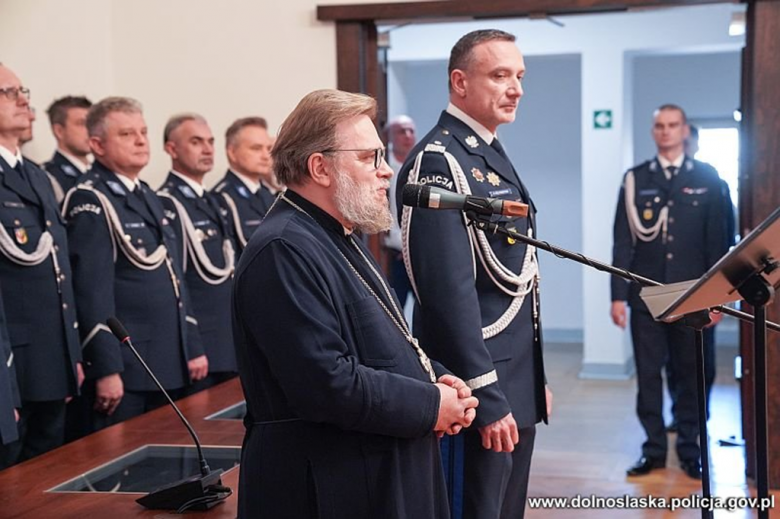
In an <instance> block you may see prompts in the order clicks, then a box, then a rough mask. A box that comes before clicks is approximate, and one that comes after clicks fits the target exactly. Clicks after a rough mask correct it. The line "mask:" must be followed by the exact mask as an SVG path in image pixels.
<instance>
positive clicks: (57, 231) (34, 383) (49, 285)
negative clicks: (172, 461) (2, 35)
mask: <svg viewBox="0 0 780 519" xmlns="http://www.w3.org/2000/svg"><path fill="white" fill-rule="evenodd" d="M29 96H30V91H29V90H28V89H27V88H25V87H23V86H22V84H21V82H20V81H19V78H18V77H17V76H16V74H14V73H13V72H12V71H11V70H10V69H9V68H7V67H5V66H3V65H0V219H2V223H3V225H2V226H0V252H2V254H0V286H2V298H3V300H4V301H5V302H6V307H5V317H6V320H7V331H8V338H9V340H10V344H11V353H10V355H8V356H7V357H6V358H5V359H4V360H5V362H6V367H7V368H9V369H11V370H13V371H14V372H15V375H16V379H17V382H18V389H19V395H20V397H21V410H20V413H19V414H20V419H19V424H18V425H19V431H18V433H19V440H18V441H17V442H14V443H12V444H10V445H6V446H5V447H4V448H3V449H0V466H9V465H13V464H14V463H17V462H20V461H24V460H26V459H29V458H32V457H33V456H37V455H38V454H42V453H44V452H47V451H49V450H51V449H54V448H56V447H58V446H60V445H62V442H63V437H64V425H65V399H66V397H68V396H72V395H76V394H77V392H78V387H79V385H80V384H81V381H82V380H83V372H82V370H81V364H80V362H81V348H80V347H79V340H78V330H77V329H76V326H77V325H76V308H75V305H74V294H73V286H72V285H71V271H70V262H69V261H68V242H67V235H66V230H65V225H64V224H63V221H62V219H61V218H60V215H59V211H58V208H57V201H56V200H55V199H54V195H53V194H52V190H51V185H50V184H49V179H48V178H47V177H46V173H45V172H43V171H42V170H40V169H38V168H37V167H35V166H33V165H32V164H30V163H28V162H27V161H25V160H24V159H23V158H22V155H21V152H20V150H19V137H20V135H21V134H22V132H23V131H25V130H26V129H28V128H29V126H30V111H29V102H28V100H29ZM9 302H10V303H9Z"/></svg>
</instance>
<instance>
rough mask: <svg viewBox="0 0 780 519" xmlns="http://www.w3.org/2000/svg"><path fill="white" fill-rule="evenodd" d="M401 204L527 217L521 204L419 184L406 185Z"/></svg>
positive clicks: (525, 210) (526, 207) (525, 207)
mask: <svg viewBox="0 0 780 519" xmlns="http://www.w3.org/2000/svg"><path fill="white" fill-rule="evenodd" d="M403 202H404V205H405V206H408V207H420V208H423V209H456V210H458V211H473V212H475V213H477V214H480V215H487V216H489V215H494V214H500V215H502V216H512V217H526V216H528V204H524V203H522V202H515V201H514V200H501V199H500V198H484V197H481V196H472V195H461V194H458V193H453V192H452V191H448V190H446V189H442V188H439V187H433V186H425V185H421V184H406V185H405V186H404V192H403Z"/></svg>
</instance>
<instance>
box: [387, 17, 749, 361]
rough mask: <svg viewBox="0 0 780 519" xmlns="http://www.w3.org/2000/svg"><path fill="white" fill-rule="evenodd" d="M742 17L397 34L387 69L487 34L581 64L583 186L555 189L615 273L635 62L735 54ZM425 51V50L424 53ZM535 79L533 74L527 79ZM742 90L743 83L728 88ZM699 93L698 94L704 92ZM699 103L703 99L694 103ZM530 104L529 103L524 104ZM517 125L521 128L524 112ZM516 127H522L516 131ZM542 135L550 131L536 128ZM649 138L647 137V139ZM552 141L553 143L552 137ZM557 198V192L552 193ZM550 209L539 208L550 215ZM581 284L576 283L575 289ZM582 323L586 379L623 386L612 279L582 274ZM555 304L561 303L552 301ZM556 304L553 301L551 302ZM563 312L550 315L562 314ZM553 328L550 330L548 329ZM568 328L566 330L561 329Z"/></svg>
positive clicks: (422, 28) (585, 244) (464, 25)
mask: <svg viewBox="0 0 780 519" xmlns="http://www.w3.org/2000/svg"><path fill="white" fill-rule="evenodd" d="M741 10H744V6H739V5H728V4H723V5H708V6H697V7H682V8H658V9H648V10H642V11H637V12H626V13H607V14H599V15H579V16H565V17H556V19H557V20H559V21H562V22H563V23H564V25H565V26H564V27H559V26H557V25H555V24H553V23H550V22H549V21H546V20H529V19H511V20H480V21H475V22H459V23H451V24H427V25H411V26H404V27H400V28H398V29H395V30H393V31H392V33H391V38H390V41H391V49H390V52H389V59H390V60H391V62H395V61H418V62H419V61H423V60H446V59H447V58H448V56H449V51H450V49H451V47H452V45H453V44H454V43H455V42H456V41H457V39H458V38H459V37H460V36H462V35H463V34H465V33H467V32H469V31H472V30H475V29H480V28H497V29H503V30H506V31H509V32H511V33H513V34H515V35H516V36H517V43H518V46H519V47H520V49H521V50H522V51H523V53H524V54H525V55H526V56H537V57H538V56H549V55H562V54H576V55H580V56H581V63H582V66H581V68H582V76H581V78H580V81H581V89H580V90H581V95H582V98H581V104H580V107H581V108H580V109H581V117H580V121H581V146H580V148H579V149H580V151H579V153H580V154H581V171H580V176H581V181H580V182H579V183H574V184H571V185H556V186H554V189H558V190H560V191H567V196H570V195H572V193H571V190H572V189H576V188H577V187H578V185H579V186H581V191H580V192H579V193H578V194H579V196H580V197H581V208H582V212H581V214H580V215H579V216H580V218H579V225H580V229H578V230H572V231H571V232H572V235H573V236H574V237H575V239H574V240H573V241H574V242H577V239H576V237H580V240H581V244H582V245H581V250H582V252H584V254H586V255H588V256H590V257H593V258H595V259H599V260H602V261H604V262H607V263H609V262H610V260H611V257H612V222H613V219H614V211H615V203H616V199H617V192H618V188H619V185H620V179H621V176H622V173H623V172H624V171H625V170H626V169H627V168H628V167H630V166H631V165H632V162H633V160H634V158H633V157H634V150H633V148H634V119H635V118H637V120H640V119H641V114H635V113H633V108H634V106H635V103H636V97H637V96H638V95H639V94H641V92H638V91H637V90H636V85H634V84H633V79H634V73H633V69H634V66H635V63H634V58H635V57H636V56H638V55H668V54H690V53H715V52H735V51H737V50H738V49H739V48H741V47H742V46H743V44H744V38H743V37H731V36H729V35H728V25H729V22H730V19H731V14H732V13H733V12H735V11H741ZM421 42H424V45H422V44H421ZM532 77H533V69H532V68H531V67H529V68H528V72H527V75H526V78H527V80H528V81H530V79H531V78H532ZM728 81H731V82H732V83H736V84H738V83H739V79H738V75H737V76H736V77H731V78H729V79H728ZM699 88H700V87H699ZM694 95H696V94H695V93H694ZM524 102H525V103H529V102H530V101H529V97H528V96H526V99H525V100H524ZM522 106H523V104H521V110H520V111H521V114H520V117H519V123H520V124H521V123H522V110H523V108H522ZM602 109H609V110H612V115H613V127H612V129H609V130H601V129H595V128H594V127H593V120H592V119H593V112H594V110H602ZM516 124H518V123H516ZM538 130H539V132H540V133H542V132H544V128H543V127H539V128H538ZM645 135H646V133H645ZM547 138H548V139H550V140H555V139H557V138H558V135H557V134H556V133H554V132H550V133H549V134H547ZM554 189H553V190H554ZM544 209H545V208H544V207H542V208H541V210H542V211H544ZM570 217H571V216H570V214H569V213H563V214H549V212H545V213H544V217H542V214H540V221H544V220H547V219H558V220H563V221H565V220H568V219H570ZM576 279H577V278H576V277H574V276H572V277H571V281H575V280H576ZM580 279H581V283H582V285H581V294H582V299H581V301H579V303H580V305H579V309H580V312H581V316H575V317H569V315H568V314H567V313H566V312H560V314H559V315H566V317H568V318H569V320H570V321H571V323H573V324H576V323H577V322H579V321H580V320H581V322H582V323H583V334H582V335H583V344H584V348H583V371H582V375H583V376H594V377H595V376H598V377H601V376H604V377H624V376H626V375H628V374H629V373H630V371H631V369H632V368H631V366H632V364H633V363H632V362H631V349H630V346H629V344H630V343H629V341H628V337H627V334H625V333H622V332H620V331H619V330H618V329H617V328H616V327H615V326H613V325H612V323H611V321H610V319H609V301H610V294H609V278H608V276H606V275H605V274H603V273H600V272H596V271H593V270H588V269H585V268H582V271H581V276H580ZM552 299H553V300H556V297H555V296H554V297H553V298H552ZM546 301H547V302H549V298H546ZM559 310H563V308H560V309H559V308H552V309H548V310H547V312H549V311H552V312H553V313H558V312H559ZM549 323H550V319H547V320H546V324H547V325H549ZM556 324H557V325H558V326H563V327H564V328H565V327H566V325H562V323H561V322H560V320H558V321H557V322H556Z"/></svg>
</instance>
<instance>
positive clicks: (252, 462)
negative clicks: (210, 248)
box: [233, 191, 449, 519]
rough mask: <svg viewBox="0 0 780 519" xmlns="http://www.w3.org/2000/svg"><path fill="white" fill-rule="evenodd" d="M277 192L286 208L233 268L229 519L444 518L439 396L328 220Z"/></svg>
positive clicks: (352, 243)
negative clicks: (234, 442)
mask: <svg viewBox="0 0 780 519" xmlns="http://www.w3.org/2000/svg"><path fill="white" fill-rule="evenodd" d="M285 196H286V197H287V199H289V200H290V201H292V203H294V204H295V205H296V206H298V208H296V207H294V206H293V205H292V204H290V203H289V202H287V201H285V200H280V201H279V202H278V203H277V204H276V206H275V207H274V208H273V209H272V210H271V211H270V212H269V214H268V216H267V217H266V219H265V220H264V221H263V223H262V224H261V225H260V226H259V228H258V230H257V231H256V232H255V234H254V235H253V236H252V238H251V240H250V241H249V244H248V246H247V249H246V250H245V251H244V253H243V255H242V257H241V260H240V262H239V265H238V269H237V271H236V278H235V289H234V300H233V304H234V310H235V312H234V316H235V323H234V333H235V340H236V347H237V355H238V367H239V373H240V376H241V383H242V385H243V388H244V393H245V395H246V401H247V412H248V415H247V418H246V419H245V423H246V426H247V433H246V437H245V439H244V448H243V452H242V463H241V476H240V482H239V517H242V518H252V519H256V518H274V519H277V518H288V517H289V518H305V517H318V518H333V519H343V518H345V517H354V518H372V519H381V518H388V519H389V518H394V519H403V518H408V519H426V518H437V519H438V518H447V517H449V509H448V505H447V500H446V489H445V486H444V477H443V474H442V468H441V459H440V454H439V447H438V442H437V439H436V436H435V434H434V433H433V428H434V425H435V423H436V418H437V414H438V406H439V392H438V390H437V389H436V387H435V386H434V385H433V384H432V383H431V381H430V378H429V375H428V374H427V373H426V372H425V371H424V369H423V367H422V365H421V363H420V360H419V357H418V355H417V353H416V351H415V350H414V349H413V347H412V346H411V345H410V344H409V342H408V341H407V340H406V338H405V337H404V335H403V334H402V332H401V331H400V330H399V328H398V326H396V324H395V323H394V322H393V321H392V320H391V319H390V317H388V314H387V313H386V312H385V310H384V309H383V308H382V307H381V305H380V304H379V302H378V301H377V299H376V298H375V297H374V295H372V293H371V291H369V290H368V288H366V286H365V285H364V284H363V283H362V282H361V281H360V279H359V277H358V275H357V274H356V273H355V272H354V271H353V270H352V268H353V267H354V268H355V269H356V270H357V272H359V273H360V276H362V277H363V279H364V280H365V281H366V283H368V285H369V286H370V287H371V288H372V290H373V291H374V293H375V294H377V295H378V296H379V297H380V298H381V300H382V302H383V303H384V304H385V306H388V308H389V307H390V306H391V301H389V299H388V298H387V297H386V295H385V292H384V290H383V288H382V286H381V285H380V282H379V280H378V278H377V277H376V275H375V274H374V273H373V272H372V270H371V269H370V267H369V263H368V261H370V262H371V265H372V266H373V268H374V269H375V270H376V271H377V272H379V267H378V266H377V265H376V264H375V263H374V262H373V260H372V259H370V253H369V252H368V251H367V250H366V249H365V247H363V246H362V245H361V244H359V240H357V239H353V238H352V237H350V236H347V235H345V233H344V229H343V227H342V226H341V225H340V224H339V223H338V221H336V220H335V219H333V218H332V217H330V216H329V215H328V214H327V213H325V212H323V211H322V210H320V209H319V208H318V207H317V206H315V205H313V204H311V203H309V202H308V201H307V200H305V199H304V198H302V197H301V196H299V195H297V194H296V193H295V192H293V191H288V192H287V194H286V195H285ZM358 248H359V250H358ZM361 252H362V254H361ZM350 265H352V267H351V266H350ZM385 283H386V281H385ZM396 304H397V302H396ZM391 311H392V310H391ZM437 368H438V370H439V371H440V372H441V371H442V368H441V367H439V366H437Z"/></svg>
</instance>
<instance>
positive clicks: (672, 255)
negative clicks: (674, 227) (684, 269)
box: [666, 252, 674, 260]
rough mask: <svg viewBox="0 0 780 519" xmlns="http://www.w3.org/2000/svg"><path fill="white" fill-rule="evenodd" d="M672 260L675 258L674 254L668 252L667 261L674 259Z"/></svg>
mask: <svg viewBox="0 0 780 519" xmlns="http://www.w3.org/2000/svg"><path fill="white" fill-rule="evenodd" d="M672 258H674V254H672V253H671V252H668V253H667V254H666V259H668V260H670V259H672Z"/></svg>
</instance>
